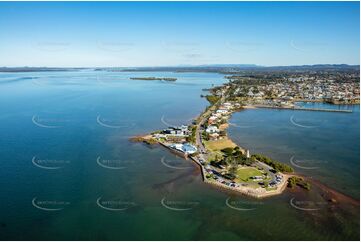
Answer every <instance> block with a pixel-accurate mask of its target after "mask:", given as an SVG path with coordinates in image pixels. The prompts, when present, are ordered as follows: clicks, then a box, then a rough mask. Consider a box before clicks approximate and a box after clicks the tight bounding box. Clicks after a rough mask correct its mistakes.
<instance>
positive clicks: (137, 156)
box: [0, 70, 359, 240]
mask: <svg viewBox="0 0 361 242" xmlns="http://www.w3.org/2000/svg"><path fill="white" fill-rule="evenodd" d="M134 76H138V77H139V76H159V77H177V78H178V80H177V81H176V82H175V83H168V82H161V81H135V80H130V79H129V77H134ZM224 81H225V79H224V78H223V76H222V75H219V74H206V73H154V72H151V73H123V72H103V71H100V72H95V71H92V70H87V71H78V72H39V73H0V91H1V95H0V110H1V113H0V134H1V135H0V161H1V163H0V164H1V166H0V168H1V169H0V188H1V192H0V205H1V206H0V239H4V240H6V239H10V240H14V239H18V240H21V239H26V240H54V239H56V240H96V239H97V240H190V239H192V240H216V239H218V240H270V239H271V240H272V239H278V240H297V239H299V240H300V239H303V240H310V239H316V240H320V239H357V238H358V237H359V223H358V217H357V216H355V215H353V216H351V217H350V215H347V214H346V215H344V214H337V217H335V216H334V215H333V213H330V212H329V211H328V210H322V211H321V210H320V212H319V213H317V214H316V215H317V216H314V215H315V214H310V213H305V212H304V211H299V210H297V209H294V208H293V207H292V206H290V203H289V202H290V200H291V199H292V198H294V197H296V198H297V199H302V197H299V196H298V195H297V194H293V193H288V192H286V193H284V194H282V195H281V196H277V197H273V198H269V199H265V200H262V201H258V200H253V199H250V198H247V197H243V196H240V195H238V194H230V193H228V192H225V191H221V190H218V189H216V188H214V187H211V186H209V185H206V184H204V183H203V182H202V180H201V177H200V173H199V171H198V169H197V167H196V166H194V165H193V164H192V163H190V162H189V161H186V160H182V159H180V158H176V157H175V156H173V155H172V154H170V153H169V152H168V151H167V150H164V149H163V148H161V147H150V146H147V145H144V144H139V143H132V142H129V137H131V136H133V135H138V134H145V133H148V132H151V131H153V130H158V129H162V128H164V127H166V123H170V124H177V125H178V124H182V123H186V122H190V119H191V118H193V117H196V116H197V115H198V114H199V113H200V112H201V111H202V110H204V109H205V108H206V106H207V105H208V104H207V102H206V100H204V99H203V98H201V97H200V95H201V94H202V93H204V92H203V91H202V89H204V88H209V87H211V86H212V84H214V85H219V84H221V83H223V82H224ZM290 114H291V113H288V112H287V111H286V112H285V111H277V110H267V111H266V110H247V111H244V112H239V113H236V114H234V116H233V118H232V120H231V121H232V122H233V123H235V124H238V125H239V126H241V125H243V126H247V125H248V126H249V125H250V124H249V122H250V121H249V120H250V119H252V122H251V125H257V124H261V125H260V126H259V127H258V128H257V129H252V128H248V129H247V128H246V129H244V128H242V129H241V128H239V129H237V128H236V126H234V127H231V128H230V129H229V132H230V134H231V136H232V138H234V139H235V141H236V142H237V143H239V145H241V146H245V147H248V148H249V149H251V152H256V151H257V152H258V151H259V152H262V153H265V154H269V155H271V156H272V157H274V158H277V159H280V160H282V161H284V162H288V161H289V159H290V155H291V154H292V155H293V154H294V155H295V156H296V158H297V159H301V158H304V157H311V158H313V159H314V154H321V156H322V160H325V161H326V162H327V163H326V162H324V163H320V162H319V163H320V165H318V166H319V167H320V168H319V169H315V170H312V171H310V172H311V173H309V171H307V173H306V172H305V174H307V175H314V176H316V177H317V178H319V179H320V180H323V181H325V182H326V183H327V184H329V185H330V186H333V185H334V187H335V188H340V189H341V190H343V187H345V186H349V187H350V191H344V192H345V193H348V194H351V195H354V196H356V195H357V194H358V192H359V188H358V186H357V185H355V184H358V181H359V173H358V168H357V167H358V166H359V163H358V161H357V160H355V157H356V156H357V155H358V152H359V149H358V147H359V146H358V141H357V140H356V138H358V134H359V126H358V125H355V124H354V123H355V122H356V121H357V120H359V119H358V115H356V116H355V113H354V114H351V115H349V114H331V113H330V114H328V113H322V114H318V115H319V116H317V120H316V121H317V122H316V121H315V120H314V119H311V118H312V117H313V116H307V115H309V114H308V113H305V115H303V114H302V112H297V113H294V120H295V121H296V122H300V123H302V124H304V125H309V126H311V125H319V124H320V125H321V126H320V127H323V129H322V130H321V128H317V129H313V130H310V131H305V130H306V129H301V128H300V129H298V128H297V127H294V126H291V125H290V123H289V122H290V121H289V118H290ZM314 115H315V114H314ZM329 115H331V116H329ZM333 115H335V116H333ZM262 122H263V123H262ZM310 129H311V128H310ZM315 130H316V131H317V132H315ZM319 132H321V133H319ZM310 137H311V138H312V142H310ZM330 146H331V147H332V149H331V148H329V147H330ZM336 147H337V148H336ZM263 151H264V152H263ZM317 151H322V152H317ZM326 151H327V152H326ZM341 151H342V152H341ZM325 157H326V158H327V159H326V158H325ZM329 157H331V158H332V159H329ZM302 164H304V163H302ZM169 165H170V166H169ZM306 165H312V164H306ZM171 167H177V168H180V169H175V168H171ZM321 168H322V169H321ZM337 170H341V171H342V172H340V173H338V174H336V173H334V176H332V175H331V174H333V173H332V172H335V171H337ZM300 172H301V171H300ZM302 172H303V171H302ZM351 177H352V178H351ZM302 196H306V198H307V199H315V198H317V199H318V198H319V197H318V194H317V193H316V192H315V193H310V194H309V195H307V194H306V195H302ZM227 199H231V200H232V201H233V202H234V205H235V206H241V207H251V208H252V209H251V210H249V211H248V210H245V211H239V210H234V209H232V208H230V207H228V206H227V205H226V201H227ZM303 199H304V198H303ZM164 205H167V206H168V207H172V208H176V210H172V209H169V208H167V207H166V206H164ZM177 209H178V210H177ZM182 209H183V210H182ZM356 214H357V213H356Z"/></svg>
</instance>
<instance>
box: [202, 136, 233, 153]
mask: <svg viewBox="0 0 361 242" xmlns="http://www.w3.org/2000/svg"><path fill="white" fill-rule="evenodd" d="M204 143H205V145H206V148H207V149H210V150H212V151H218V150H222V149H224V148H228V147H232V148H234V147H236V146H237V145H236V144H235V143H233V142H232V140H230V139H228V138H224V139H220V140H211V141H205V142H204Z"/></svg>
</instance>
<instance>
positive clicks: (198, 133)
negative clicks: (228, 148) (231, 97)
mask: <svg viewBox="0 0 361 242" xmlns="http://www.w3.org/2000/svg"><path fill="white" fill-rule="evenodd" d="M225 99H226V98H225V97H224V96H222V97H221V98H220V99H219V100H218V101H217V102H216V103H215V104H213V105H212V106H211V107H210V108H209V109H208V110H207V111H206V112H205V113H203V114H202V115H201V116H200V121H199V122H198V124H197V128H196V145H197V146H198V149H199V150H200V152H201V155H200V156H201V157H202V158H203V159H204V161H207V159H208V155H207V153H208V152H207V149H206V148H205V147H204V145H203V143H202V131H201V126H202V125H203V124H204V122H205V121H206V117H208V116H209V115H210V114H211V113H212V112H213V111H214V110H213V109H214V107H215V106H217V105H218V104H219V103H222V102H224V100H225Z"/></svg>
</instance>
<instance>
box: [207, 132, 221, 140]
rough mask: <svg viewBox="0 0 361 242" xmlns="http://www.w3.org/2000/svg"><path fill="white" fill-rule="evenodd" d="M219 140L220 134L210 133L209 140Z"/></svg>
mask: <svg viewBox="0 0 361 242" xmlns="http://www.w3.org/2000/svg"><path fill="white" fill-rule="evenodd" d="M218 138H219V134H217V133H210V134H209V139H210V140H217V139H218Z"/></svg>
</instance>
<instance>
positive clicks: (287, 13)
mask: <svg viewBox="0 0 361 242" xmlns="http://www.w3.org/2000/svg"><path fill="white" fill-rule="evenodd" d="M359 19H360V12H359V2H293V3H291V2H223V3H221V2H48V3H47V2H32V3H31V2H0V30H1V37H0V53H1V54H0V66H59V67H96V66H99V67H103V66H104V67H105V66H110V67H114V66H174V65H199V64H258V65H266V66H274V65H303V64H340V63H345V64H359V59H360V57H359V52H360V47H359V45H360V37H359V36H360V24H359Z"/></svg>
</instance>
